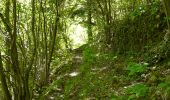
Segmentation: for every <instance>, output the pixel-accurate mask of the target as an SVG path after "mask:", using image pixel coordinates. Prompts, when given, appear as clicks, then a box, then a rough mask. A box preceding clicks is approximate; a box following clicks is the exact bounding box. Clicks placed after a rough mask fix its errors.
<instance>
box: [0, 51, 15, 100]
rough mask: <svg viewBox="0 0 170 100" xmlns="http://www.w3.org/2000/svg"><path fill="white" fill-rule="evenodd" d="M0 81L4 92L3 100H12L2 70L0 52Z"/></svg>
mask: <svg viewBox="0 0 170 100" xmlns="http://www.w3.org/2000/svg"><path fill="white" fill-rule="evenodd" d="M0 79H1V84H2V89H3V91H4V94H5V96H4V97H5V99H6V100H12V98H11V94H10V91H9V90H8V85H7V82H6V76H5V73H4V68H3V64H2V57H1V52H0Z"/></svg>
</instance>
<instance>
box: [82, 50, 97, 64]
mask: <svg viewBox="0 0 170 100" xmlns="http://www.w3.org/2000/svg"><path fill="white" fill-rule="evenodd" d="M83 61H84V63H88V64H93V63H95V61H96V56H95V52H94V51H93V49H92V48H85V50H84V51H83Z"/></svg>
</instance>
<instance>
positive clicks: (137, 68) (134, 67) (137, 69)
mask: <svg viewBox="0 0 170 100" xmlns="http://www.w3.org/2000/svg"><path fill="white" fill-rule="evenodd" d="M146 67H147V65H142V64H138V63H129V64H128V66H127V70H128V71H129V75H130V76H131V75H136V74H137V73H143V72H145V71H146V69H147V68H146Z"/></svg>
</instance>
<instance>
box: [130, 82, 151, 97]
mask: <svg viewBox="0 0 170 100" xmlns="http://www.w3.org/2000/svg"><path fill="white" fill-rule="evenodd" d="M148 90H149V87H147V86H146V85H145V84H143V83H139V84H135V85H134V86H132V87H129V88H128V89H127V93H128V94H131V95H130V96H129V100H130V99H134V98H139V97H144V96H146V95H147V93H148Z"/></svg>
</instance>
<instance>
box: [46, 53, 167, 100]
mask: <svg viewBox="0 0 170 100" xmlns="http://www.w3.org/2000/svg"><path fill="white" fill-rule="evenodd" d="M88 57H89V54H88ZM87 59H88V60H86V56H84V55H83V56H80V55H78V56H75V57H73V58H72V60H71V61H69V62H68V63H66V64H64V65H63V66H62V69H59V70H57V71H56V73H55V81H54V82H52V83H51V84H52V85H50V87H52V88H50V90H49V89H48V90H47V91H48V94H49V96H48V97H49V100H63V99H64V100H80V99H81V100H82V99H83V100H96V99H97V100H98V99H99V100H110V99H111V100H127V99H128V100H160V99H162V98H165V97H167V95H168V93H169V92H168V91H169V90H170V88H167V87H168V86H169V85H170V81H169V79H170V62H169V60H165V61H163V62H160V63H157V64H154V65H150V66H148V63H146V62H142V60H141V57H134V56H128V57H124V56H121V55H114V56H113V55H110V54H99V55H97V56H95V57H91V58H87ZM89 59H91V60H89ZM47 91H46V92H47Z"/></svg>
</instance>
